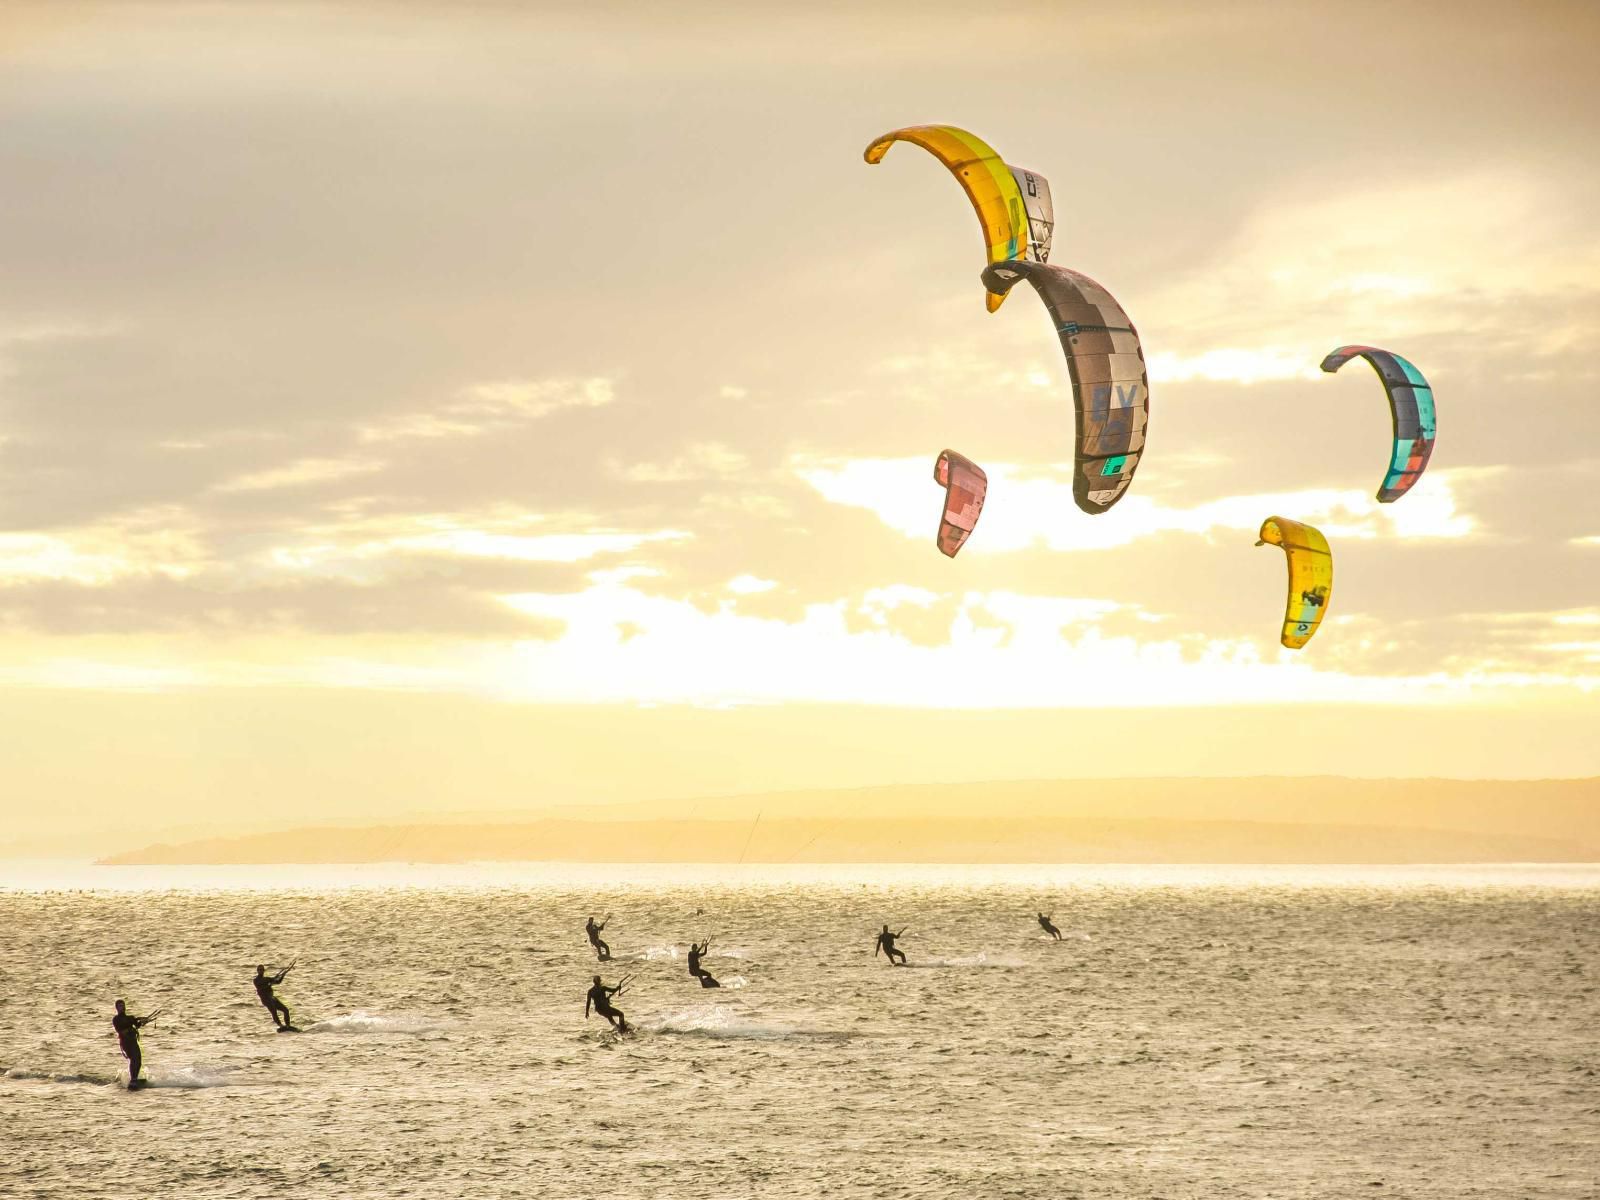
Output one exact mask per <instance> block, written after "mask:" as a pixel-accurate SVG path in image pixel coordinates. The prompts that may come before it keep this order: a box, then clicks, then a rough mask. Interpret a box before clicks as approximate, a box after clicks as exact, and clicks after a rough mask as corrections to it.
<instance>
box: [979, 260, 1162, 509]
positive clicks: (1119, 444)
mask: <svg viewBox="0 0 1600 1200" xmlns="http://www.w3.org/2000/svg"><path fill="white" fill-rule="evenodd" d="M1019 279H1026V280H1027V281H1028V282H1029V283H1031V284H1033V286H1034V289H1035V290H1036V291H1037V292H1038V293H1039V298H1040V299H1041V300H1042V301H1044V306H1045V308H1046V309H1047V310H1049V313H1050V319H1051V320H1052V321H1054V322H1055V327H1056V331H1057V332H1058V333H1059V334H1060V335H1061V349H1062V350H1063V351H1065V353H1066V356H1067V373H1068V375H1070V376H1071V378H1072V399H1073V404H1074V406H1075V408H1076V411H1077V438H1078V441H1077V462H1076V469H1075V470H1074V471H1073V475H1072V497H1073V499H1074V500H1076V501H1077V502H1078V507H1079V508H1081V509H1082V510H1083V511H1084V512H1086V513H1089V514H1090V515H1095V514H1098V513H1103V512H1105V511H1106V510H1107V509H1108V508H1110V507H1111V506H1112V505H1113V504H1115V503H1116V502H1117V501H1118V500H1120V499H1121V498H1122V494H1123V493H1124V492H1125V491H1127V490H1128V485H1129V484H1130V483H1132V482H1133V472H1134V470H1135V468H1137V467H1138V465H1139V458H1140V455H1141V453H1142V451H1143V449H1144V441H1145V427H1146V425H1147V424H1148V422H1149V416H1150V381H1149V379H1148V378H1147V377H1146V375H1145V369H1144V350H1143V348H1142V347H1141V346H1140V345H1139V333H1138V330H1136V329H1134V327H1133V322H1132V321H1130V320H1128V314H1127V313H1125V312H1123V310H1122V305H1120V304H1118V303H1117V302H1116V300H1115V299H1114V298H1113V297H1112V295H1111V293H1110V292H1108V291H1106V290H1105V288H1103V287H1101V286H1100V285H1099V284H1098V283H1096V282H1095V281H1094V280H1092V279H1090V278H1089V277H1088V276H1087V275H1080V274H1078V273H1077V272H1076V271H1069V270H1068V269H1067V268H1066V267H1057V266H1048V265H1046V264H1044V263H1031V262H1010V263H991V264H990V265H989V266H988V267H985V268H984V272H983V282H984V286H986V287H987V288H989V290H990V291H992V292H1001V293H1004V292H1008V291H1010V290H1011V288H1012V286H1013V285H1014V284H1015V283H1016V282H1017V280H1019Z"/></svg>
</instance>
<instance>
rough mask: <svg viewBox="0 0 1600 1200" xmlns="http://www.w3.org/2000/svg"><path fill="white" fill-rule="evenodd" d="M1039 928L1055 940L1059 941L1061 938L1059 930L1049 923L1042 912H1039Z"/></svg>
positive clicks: (1048, 919)
mask: <svg viewBox="0 0 1600 1200" xmlns="http://www.w3.org/2000/svg"><path fill="white" fill-rule="evenodd" d="M1039 928H1040V929H1042V930H1044V931H1045V932H1046V933H1048V934H1049V935H1050V936H1051V937H1053V938H1055V940H1056V941H1058V942H1059V941H1060V940H1061V930H1059V929H1057V928H1056V927H1055V926H1054V925H1052V924H1051V923H1050V918H1049V917H1048V916H1046V915H1045V914H1044V913H1040V914H1039Z"/></svg>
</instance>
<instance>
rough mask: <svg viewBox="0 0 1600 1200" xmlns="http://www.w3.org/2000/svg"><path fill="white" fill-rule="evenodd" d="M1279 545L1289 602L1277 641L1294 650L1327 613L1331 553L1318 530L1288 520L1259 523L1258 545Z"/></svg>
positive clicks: (1313, 631) (1271, 518) (1270, 520)
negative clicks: (1285, 564) (1286, 571)
mask: <svg viewBox="0 0 1600 1200" xmlns="http://www.w3.org/2000/svg"><path fill="white" fill-rule="evenodd" d="M1268 544H1271V545H1273V546H1282V547H1283V553H1284V555H1285V556H1286V557H1287V558H1288V560H1289V602H1288V606H1287V607H1286V608H1285V609H1284V612H1283V633H1282V635H1281V640H1282V642H1283V644H1284V645H1285V646H1287V647H1288V648H1289V649H1291V650H1298V649H1300V647H1301V646H1304V645H1305V644H1306V643H1307V642H1309V641H1310V640H1311V635H1312V634H1314V633H1316V631H1317V626H1318V625H1320V624H1321V623H1322V614H1323V613H1325V612H1327V611H1328V597H1329V596H1330V595H1331V594H1332V592H1333V551H1331V550H1329V549H1328V539H1327V538H1325V537H1323V536H1322V531H1321V530H1320V529H1314V528H1312V527H1311V526H1310V525H1303V524H1301V523H1300V522H1299V521H1291V520H1290V519H1289V518H1288V517H1268V518H1267V519H1266V520H1265V521H1263V522H1261V540H1260V541H1259V542H1257V543H1256V545H1258V546H1265V545H1268Z"/></svg>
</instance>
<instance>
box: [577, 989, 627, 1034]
mask: <svg viewBox="0 0 1600 1200" xmlns="http://www.w3.org/2000/svg"><path fill="white" fill-rule="evenodd" d="M632 978H633V976H631V975H624V976H623V977H622V978H621V979H619V980H618V981H617V986H616V987H607V986H606V985H605V984H603V983H601V982H600V976H598V975H596V976H595V977H594V986H593V987H592V988H590V989H589V993H588V997H587V998H586V999H585V1000H584V1002H583V1019H584V1020H585V1021H587V1020H588V1019H589V1009H590V1007H591V1006H592V1007H593V1008H594V1011H595V1012H597V1013H599V1014H600V1015H601V1016H602V1017H604V1018H605V1019H606V1020H607V1021H610V1022H611V1028H613V1029H615V1030H616V1031H617V1032H618V1033H627V1032H628V1019H627V1018H626V1017H624V1016H623V1015H622V1010H621V1009H620V1008H613V1007H612V1005H611V997H613V996H615V995H618V994H619V993H620V992H621V991H622V989H623V988H625V987H627V986H628V980H630V979H632Z"/></svg>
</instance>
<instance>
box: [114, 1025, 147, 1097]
mask: <svg viewBox="0 0 1600 1200" xmlns="http://www.w3.org/2000/svg"><path fill="white" fill-rule="evenodd" d="M148 1019H149V1018H148V1017H134V1016H129V1015H128V1014H127V1013H125V1012H119V1013H118V1014H117V1015H116V1016H114V1017H112V1018H111V1028H113V1029H115V1030H116V1031H117V1044H118V1045H120V1046H121V1047H122V1056H123V1057H124V1058H126V1059H127V1060H128V1086H129V1087H133V1086H134V1084H136V1083H138V1082H139V1071H140V1069H141V1068H142V1067H143V1066H144V1055H143V1054H141V1053H140V1052H139V1027H140V1026H141V1025H143V1024H144V1023H145V1021H147V1020H148Z"/></svg>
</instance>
